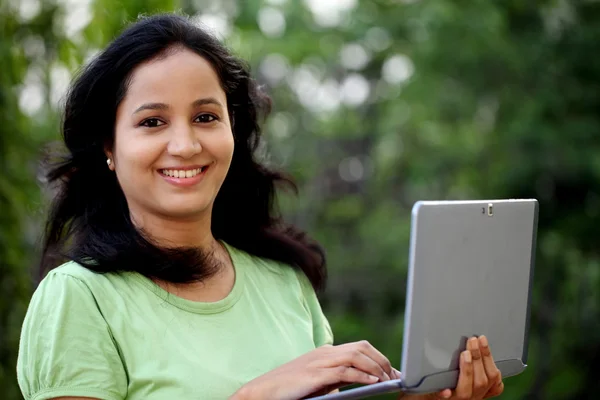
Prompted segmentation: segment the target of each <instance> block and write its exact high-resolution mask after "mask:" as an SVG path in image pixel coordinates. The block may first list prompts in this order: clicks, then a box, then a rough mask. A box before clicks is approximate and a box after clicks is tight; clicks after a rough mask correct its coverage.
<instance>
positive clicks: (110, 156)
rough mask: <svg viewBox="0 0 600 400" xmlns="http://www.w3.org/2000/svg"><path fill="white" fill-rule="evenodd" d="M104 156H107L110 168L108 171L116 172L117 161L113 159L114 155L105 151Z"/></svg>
mask: <svg viewBox="0 0 600 400" xmlns="http://www.w3.org/2000/svg"><path fill="white" fill-rule="evenodd" d="M104 154H106V165H107V166H108V169H110V170H111V171H114V170H115V160H114V158H113V155H112V153H111V152H110V151H105V152H104Z"/></svg>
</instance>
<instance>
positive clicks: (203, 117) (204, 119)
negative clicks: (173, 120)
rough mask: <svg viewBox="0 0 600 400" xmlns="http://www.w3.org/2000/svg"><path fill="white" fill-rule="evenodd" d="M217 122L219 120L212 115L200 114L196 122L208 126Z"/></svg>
mask: <svg viewBox="0 0 600 400" xmlns="http://www.w3.org/2000/svg"><path fill="white" fill-rule="evenodd" d="M216 120H218V118H217V117H215V116H214V115H212V114H200V115H198V116H197V117H196V121H197V122H200V123H201V124H207V123H209V122H213V121H216Z"/></svg>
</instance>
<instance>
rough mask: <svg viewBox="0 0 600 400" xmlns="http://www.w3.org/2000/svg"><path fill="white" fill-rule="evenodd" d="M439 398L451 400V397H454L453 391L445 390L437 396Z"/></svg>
mask: <svg viewBox="0 0 600 400" xmlns="http://www.w3.org/2000/svg"><path fill="white" fill-rule="evenodd" d="M437 397H438V398H441V399H449V398H450V397H452V390H450V389H444V390H442V391H441V392H439V393H438V394H437Z"/></svg>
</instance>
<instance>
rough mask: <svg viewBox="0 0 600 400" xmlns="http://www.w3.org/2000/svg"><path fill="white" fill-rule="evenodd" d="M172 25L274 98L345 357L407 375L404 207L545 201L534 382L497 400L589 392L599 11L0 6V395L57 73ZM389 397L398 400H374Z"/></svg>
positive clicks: (38, 222)
mask: <svg viewBox="0 0 600 400" xmlns="http://www.w3.org/2000/svg"><path fill="white" fill-rule="evenodd" d="M158 11H183V12H186V13H190V14H194V15H198V16H199V17H198V19H199V21H201V22H203V23H205V24H206V25H207V26H209V27H213V28H214V29H215V32H216V33H217V34H219V35H221V36H222V37H223V38H224V40H225V41H226V43H227V44H228V45H229V46H230V47H231V48H232V49H234V50H235V51H236V52H237V53H238V54H239V55H241V56H242V57H244V58H245V59H247V60H248V62H249V64H250V65H251V67H252V69H253V71H254V72H255V75H256V77H257V79H258V80H259V81H260V82H262V83H263V84H264V85H265V87H266V89H267V90H268V91H269V92H270V93H271V94H272V96H273V98H274V113H273V115H272V116H271V118H270V119H269V120H268V121H267V123H266V127H265V132H266V138H267V141H266V144H267V146H266V147H267V149H268V152H266V153H265V154H268V160H269V162H271V163H274V164H277V165H281V166H285V167H286V168H287V169H288V170H289V171H290V172H291V173H292V174H293V175H294V176H295V177H296V178H297V179H298V182H299V184H300V187H301V195H300V197H299V198H297V199H296V198H290V197H282V198H281V199H280V200H281V204H282V207H283V210H284V212H285V213H286V215H287V216H288V218H289V219H290V221H292V222H295V223H297V224H298V225H300V226H302V227H303V228H305V229H307V230H308V231H309V232H310V233H311V234H312V235H314V236H316V237H317V238H318V239H319V240H320V241H321V242H322V243H323V244H324V245H325V247H326V249H327V252H328V260H329V267H330V284H329V287H328V290H327V291H326V292H325V293H324V294H323V296H322V302H323V305H324V307H325V310H326V312H327V314H328V316H329V318H330V320H331V323H332V325H333V328H334V332H335V334H336V340H337V342H338V343H341V342H346V341H354V340H359V339H368V340H369V341H371V342H372V343H373V344H374V345H375V346H376V347H378V348H379V349H380V350H381V351H382V352H384V353H385V354H386V355H388V356H389V357H390V359H391V360H392V361H393V362H394V363H395V364H398V363H399V358H400V349H401V339H402V329H403V326H402V324H403V309H404V296H405V279H406V264H407V253H408V238H409V222H410V208H411V206H412V204H413V202H414V201H416V200H421V199H465V198H511V197H512V198H514V197H535V198H538V199H539V201H540V221H539V239H538V245H539V248H538V256H537V264H536V271H535V277H534V278H535V283H534V297H533V310H532V325H531V339H530V350H529V365H530V367H529V368H528V369H527V370H526V372H525V373H523V374H522V375H520V376H517V377H514V378H509V379H508V380H507V382H506V391H505V394H504V395H503V396H502V398H503V399H592V398H597V393H599V392H600V379H598V377H597V375H596V372H595V371H596V370H595V368H594V366H595V365H596V364H597V363H598V362H599V361H600V269H599V267H600V259H599V254H598V247H597V242H598V238H599V236H600V229H598V226H599V225H600V208H599V206H600V161H599V160H600V157H598V154H600V135H599V130H600V115H599V112H598V110H600V53H598V52H596V48H597V45H598V43H600V4H599V3H598V2H594V1H583V0H581V1H576V0H556V1H550V0H547V1H541V0H530V1H519V0H505V1H489V0H471V1H469V2H457V1H454V0H436V1H418V0H412V1H408V0H404V1H399V0H397V1H392V0H365V1H356V0H343V1H342V0H336V1H325V0H320V1H316V0H305V1H294V0H269V1H267V0H265V1H261V0H248V1H241V0H240V1H235V0H222V1H209V0H181V1H177V0H143V1H142V0H127V1H118V0H96V1H94V2H74V1H67V0H57V1H53V2H49V1H48V2H45V1H44V2H40V1H39V0H33V1H22V2H19V1H16V0H6V1H4V2H3V3H2V4H0V168H1V171H2V173H1V174H0V290H1V293H2V298H1V299H0V337H1V339H2V340H1V341H0V388H2V389H1V391H2V394H3V396H2V398H4V399H7V400H13V399H18V398H21V396H20V394H19V391H18V388H17V386H16V377H15V359H16V352H17V345H18V334H19V330H20V324H21V321H22V318H23V314H24V312H25V309H26V306H27V303H28V300H29V297H30V295H31V291H32V290H33V284H32V279H31V273H30V271H31V269H32V267H33V265H34V264H35V262H36V256H37V251H38V250H39V245H38V237H39V232H40V229H41V226H42V223H43V209H44V208H43V206H44V204H46V201H45V199H44V197H43V191H40V189H39V187H38V185H37V183H36V174H37V161H38V160H39V157H40V154H39V151H38V150H39V148H40V147H41V146H42V145H43V144H44V143H46V142H47V141H49V140H55V139H57V138H58V137H59V121H60V118H59V117H60V116H59V114H58V110H59V109H60V108H59V105H60V99H61V98H60V96H61V95H64V88H65V83H66V82H68V78H69V75H70V74H72V73H74V72H75V71H76V70H77V68H79V67H80V66H81V64H82V63H83V62H84V61H85V60H86V59H87V58H88V57H89V56H90V55H93V54H94V52H95V51H97V50H96V49H99V48H101V47H102V46H103V45H105V44H106V43H107V41H109V40H110V39H111V38H113V37H114V36H115V35H116V34H117V33H118V31H119V30H120V29H121V28H122V27H123V25H124V23H126V22H128V21H132V20H133V19H135V17H136V16H137V15H139V14H140V13H155V12H158ZM381 398H393V397H392V396H388V397H385V396H382V397H381Z"/></svg>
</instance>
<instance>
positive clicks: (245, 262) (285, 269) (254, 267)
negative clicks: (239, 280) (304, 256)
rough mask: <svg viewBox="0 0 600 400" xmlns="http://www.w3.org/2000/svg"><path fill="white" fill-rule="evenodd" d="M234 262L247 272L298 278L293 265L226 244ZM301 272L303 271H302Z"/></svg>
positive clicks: (282, 277)
mask: <svg viewBox="0 0 600 400" xmlns="http://www.w3.org/2000/svg"><path fill="white" fill-rule="evenodd" d="M226 246H227V249H228V250H229V254H230V256H231V257H232V259H233V262H234V264H236V266H237V265H239V266H241V267H243V268H244V269H245V271H246V273H251V274H252V273H253V274H260V275H267V276H274V277H279V278H280V279H287V280H289V279H292V280H296V279H298V277H297V271H296V268H293V267H292V266H291V265H289V264H287V263H285V262H283V261H277V260H274V259H271V258H268V257H261V256H257V255H254V254H251V253H249V252H247V251H245V250H241V249H239V248H236V247H234V246H231V245H228V244H226ZM300 273H302V272H301V271H300Z"/></svg>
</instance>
